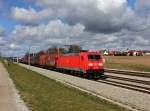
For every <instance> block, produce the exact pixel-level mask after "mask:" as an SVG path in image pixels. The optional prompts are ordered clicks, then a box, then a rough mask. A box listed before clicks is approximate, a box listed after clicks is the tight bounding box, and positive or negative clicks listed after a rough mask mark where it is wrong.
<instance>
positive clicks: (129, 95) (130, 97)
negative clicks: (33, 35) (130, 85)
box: [20, 64, 150, 111]
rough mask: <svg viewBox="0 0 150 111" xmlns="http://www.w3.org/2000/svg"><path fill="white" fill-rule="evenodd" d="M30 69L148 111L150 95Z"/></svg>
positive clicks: (44, 70)
mask: <svg viewBox="0 0 150 111" xmlns="http://www.w3.org/2000/svg"><path fill="white" fill-rule="evenodd" d="M20 65H21V66H23V67H26V68H29V66H27V65H24V64H20ZM30 69H31V70H33V71H36V72H38V73H40V74H42V75H44V76H47V77H49V78H52V79H55V80H58V81H61V82H63V83H66V84H68V83H69V84H71V85H74V86H76V87H79V88H80V89H84V90H88V91H90V92H93V93H95V94H97V95H98V96H101V97H104V98H106V99H110V100H113V101H114V102H116V103H121V104H123V105H126V106H128V107H130V108H131V107H132V108H133V109H135V110H140V111H150V95H148V94H144V93H140V92H136V91H132V90H128V89H124V88H120V87H116V86H111V85H108V84H104V83H99V82H96V81H92V80H87V79H83V78H78V77H73V76H70V75H65V74H62V73H58V72H54V71H50V70H46V69H41V68H37V67H33V66H30Z"/></svg>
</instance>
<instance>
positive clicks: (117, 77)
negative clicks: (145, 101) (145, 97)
mask: <svg viewBox="0 0 150 111" xmlns="http://www.w3.org/2000/svg"><path fill="white" fill-rule="evenodd" d="M105 71H106V73H105V75H106V79H100V80H98V81H97V82H101V83H105V84H109V85H113V86H117V87H122V88H126V89H129V90H134V91H139V92H142V93H146V94H150V73H144V72H133V71H132V72H130V71H120V70H119V71H118V70H111V69H109V70H108V69H105Z"/></svg>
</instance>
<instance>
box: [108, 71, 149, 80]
mask: <svg viewBox="0 0 150 111" xmlns="http://www.w3.org/2000/svg"><path fill="white" fill-rule="evenodd" d="M105 72H108V73H114V74H122V75H130V76H137V77H147V78H150V73H149V72H137V71H124V70H117V69H105Z"/></svg>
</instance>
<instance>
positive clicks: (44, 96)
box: [5, 63, 126, 111]
mask: <svg viewBox="0 0 150 111" xmlns="http://www.w3.org/2000/svg"><path fill="white" fill-rule="evenodd" d="M5 67H6V68H7V70H8V72H9V74H10V76H11V78H12V79H13V81H14V83H15V85H16V87H17V89H18V90H19V92H20V95H21V97H22V98H23V99H24V101H25V103H26V104H27V106H28V107H29V108H30V109H31V110H32V111H126V110H125V109H123V108H120V107H119V106H116V105H113V104H111V103H109V102H107V101H104V100H101V99H99V98H97V97H94V96H91V95H89V94H87V93H84V92H81V91H79V90H77V89H75V88H71V87H68V86H65V85H63V84H61V83H59V82H56V81H54V80H51V79H49V78H47V77H44V76H42V75H40V74H37V73H36V72H33V71H30V70H28V69H25V68H23V67H20V66H18V65H16V64H12V63H11V64H10V65H9V66H7V65H5Z"/></svg>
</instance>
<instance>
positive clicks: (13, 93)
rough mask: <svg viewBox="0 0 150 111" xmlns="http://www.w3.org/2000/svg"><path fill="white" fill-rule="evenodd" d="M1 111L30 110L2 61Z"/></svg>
mask: <svg viewBox="0 0 150 111" xmlns="http://www.w3.org/2000/svg"><path fill="white" fill-rule="evenodd" d="M0 111H29V110H28V108H27V107H26V106H25V104H24V102H23V101H22V100H21V98H20V96H19V94H18V91H17V90H16V88H15V86H14V84H13V82H12V80H11V79H10V78H9V74H8V73H7V71H6V69H5V68H4V67H3V65H2V63H0Z"/></svg>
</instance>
